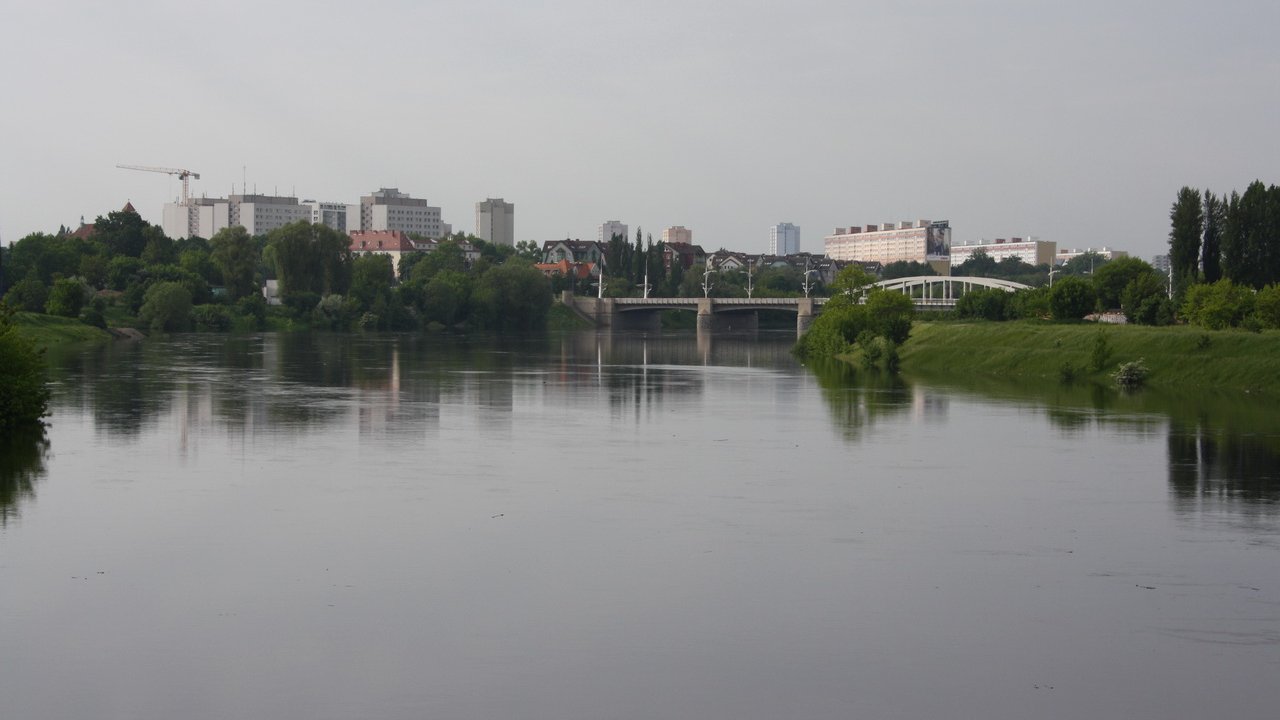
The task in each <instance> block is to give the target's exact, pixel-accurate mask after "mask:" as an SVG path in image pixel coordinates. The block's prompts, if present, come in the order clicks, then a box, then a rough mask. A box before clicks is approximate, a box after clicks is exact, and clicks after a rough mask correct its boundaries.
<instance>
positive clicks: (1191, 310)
mask: <svg viewBox="0 0 1280 720" xmlns="http://www.w3.org/2000/svg"><path fill="white" fill-rule="evenodd" d="M1254 301H1255V297H1254V293H1253V291H1252V290H1250V289H1249V288H1248V287H1246V286H1244V285H1236V284H1235V283H1233V282H1231V281H1230V280H1219V281H1218V282H1216V283H1213V284H1212V285H1193V286H1192V287H1191V288H1190V289H1189V290H1187V294H1186V299H1185V300H1183V303H1182V318H1183V319H1184V320H1186V321H1187V322H1189V323H1193V324H1196V325H1199V326H1201V327H1206V328H1209V329H1210V330H1223V329H1226V328H1231V327H1239V326H1240V324H1241V322H1243V321H1244V319H1245V318H1246V317H1248V316H1249V315H1250V314H1251V313H1252V312H1253V308H1254Z"/></svg>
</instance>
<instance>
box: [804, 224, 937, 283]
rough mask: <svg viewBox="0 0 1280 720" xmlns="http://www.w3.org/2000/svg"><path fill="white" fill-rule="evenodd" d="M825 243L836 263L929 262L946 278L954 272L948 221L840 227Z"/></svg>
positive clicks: (828, 255)
mask: <svg viewBox="0 0 1280 720" xmlns="http://www.w3.org/2000/svg"><path fill="white" fill-rule="evenodd" d="M823 244H824V246H825V253H826V256H827V257H829V258H831V259H832V260H857V261H859V262H878V263H881V264H883V265H888V264H889V263H891V262H897V261H899V260H905V261H908V262H922V263H929V264H930V265H932V266H933V268H934V270H936V271H937V272H939V273H941V274H943V275H947V274H949V273H950V272H951V223H949V222H947V221H946V220H939V221H937V222H929V221H928V220H921V221H919V222H916V223H912V222H910V221H904V222H901V223H898V224H897V225H895V224H894V223H885V224H884V227H881V226H880V225H868V226H866V227H865V228H861V227H857V226H854V227H848V228H836V230H835V232H834V233H832V234H830V235H828V236H826V237H825V238H823Z"/></svg>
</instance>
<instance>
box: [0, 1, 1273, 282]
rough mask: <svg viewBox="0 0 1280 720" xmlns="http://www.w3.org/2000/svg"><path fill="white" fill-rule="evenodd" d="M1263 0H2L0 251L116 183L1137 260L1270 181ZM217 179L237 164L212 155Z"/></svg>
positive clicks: (97, 203)
mask: <svg viewBox="0 0 1280 720" xmlns="http://www.w3.org/2000/svg"><path fill="white" fill-rule="evenodd" d="M1277 27H1280V3H1277V2H1275V0H1266V1H1263V0H1215V1H1209V0H1196V1H1195V2H1191V1H1184V0H1161V1H1155V0H1153V1H1150V2H1140V1H1137V0H1110V1H1107V2H1100V1H1095V0H1076V1H1075V2H1070V3H1065V2H1036V1H1034V0H977V1H971V2H958V1H950V2H949V1H946V0H892V1H890V0H885V1H877V2H858V1H854V0H846V1H845V2H825V1H817V0H814V1H807V0H791V1H790V2H785V3H784V2H778V1H777V0H772V1H770V2H755V1H747V2H727V1H721V2H704V1H702V0H681V1H680V2H666V1H665V0H663V1H653V0H649V1H647V2H640V3H637V2H629V3H611V2H601V1H600V0H596V1H587V0H584V1H578V0H572V1H570V0H566V1H560V2H556V1H551V2H524V3H518V2H491V1H489V0H465V1H463V2H390V1H387V2H377V1H373V2H361V3H353V2H347V3H337V2H327V1H325V0H319V1H317V0H312V1H311V2H296V3H295V2H270V1H262V2H239V1H236V2H214V3H203V4H199V3H197V4H192V3H177V2H172V0H169V1H167V2H128V3H105V2H58V1H55V0H43V1H41V2H28V1H26V0H0V68H3V69H2V70H0V108H2V109H0V149H2V152H0V163H2V164H3V173H0V241H3V242H4V243H6V244H7V243H8V242H10V241H13V240H17V239H18V238H20V237H22V236H23V235H26V234H27V233H29V232H33V231H37V230H42V231H53V230H56V229H57V227H58V225H59V224H63V223H65V224H67V225H74V224H75V223H76V222H78V220H79V217H80V216H81V215H84V216H85V217H86V219H88V220H89V221H92V219H93V217H94V216H96V215H99V214H105V213H106V212H108V211H110V210H115V209H118V208H119V207H120V206H121V205H123V204H124V202H125V200H131V201H132V202H133V203H134V205H135V206H136V207H137V208H138V210H139V211H140V212H141V213H142V214H143V216H144V217H146V218H147V219H148V220H150V221H152V222H155V223H157V224H158V223H159V222H160V211H161V207H162V206H163V204H164V202H166V201H167V200H169V199H171V198H172V197H174V196H176V195H177V194H178V193H179V192H180V183H178V182H177V181H176V180H172V179H170V178H169V177H168V176H166V175H160V174H152V173H140V172H131V171H127V170H118V169H116V168H115V165H116V164H117V163H128V164H139V165H161V166H169V167H185V168H190V169H192V170H195V171H197V172H200V173H201V174H202V179H201V180H200V181H197V182H196V183H195V185H194V188H195V190H196V192H197V193H203V194H207V195H209V196H225V195H226V194H228V193H229V192H231V190H232V185H233V184H234V185H235V186H236V190H237V191H238V190H239V187H240V183H241V176H242V172H244V173H245V174H246V175H247V178H248V182H249V188H250V190H252V189H253V188H254V186H255V185H256V187H257V190H258V191H259V192H267V193H271V192H279V193H280V194H293V193H295V192H296V194H297V195H298V196H299V197H306V198H314V199H319V200H326V201H340V202H356V201H357V199H358V197H359V196H360V195H362V194H367V193H368V192H370V191H371V190H374V189H376V188H378V187H381V186H395V187H399V188H400V189H401V190H403V191H406V192H409V193H411V194H412V195H414V196H415V197H425V198H427V199H428V200H430V201H431V203H432V204H434V205H439V206H441V207H442V209H443V213H442V214H443V216H444V220H445V221H446V222H450V223H452V224H453V226H454V228H455V229H457V230H466V231H472V230H474V222H475V213H474V205H475V202H476V201H477V200H481V199H484V198H485V197H503V198H506V199H507V200H508V201H511V202H514V203H515V204H516V236H517V238H518V239H522V240H524V239H532V240H537V241H543V240H551V239H557V238H563V237H565V236H566V235H568V236H572V237H581V238H593V237H594V234H595V227H596V226H597V225H598V224H599V223H600V222H602V221H604V220H609V219H617V220H621V221H623V222H625V223H628V224H629V225H630V226H631V232H632V233H634V232H635V228H636V226H637V225H639V226H642V227H643V228H644V230H645V231H646V232H652V233H653V234H654V235H655V237H656V236H658V235H659V234H660V233H661V230H662V228H664V227H666V226H668V225H685V226H687V227H689V228H691V229H692V230H693V238H694V241H695V242H697V243H699V244H701V245H703V246H704V247H705V248H707V249H708V250H712V249H715V248H719V247H721V246H724V247H728V248H730V249H736V250H746V251H763V250H764V249H765V248H766V246H767V242H768V226H769V225H772V224H773V223H776V222H780V221H788V222H793V223H796V224H798V225H800V226H801V228H802V234H801V247H802V249H805V250H813V251H818V252H821V249H822V236H823V235H825V234H827V233H829V232H831V230H832V229H833V228H834V227H836V226H845V225H864V224H867V223H880V222H886V221H896V220H908V219H918V218H928V219H932V220H938V219H949V220H951V224H952V229H953V240H954V241H956V242H960V241H964V240H975V239H979V238H984V237H985V238H995V237H1009V236H1026V235H1036V236H1039V237H1040V238H1041V239H1044V240H1055V241H1057V242H1058V244H1059V247H1060V248H1061V247H1083V246H1095V247H1096V246H1101V245H1104V244H1106V245H1110V246H1113V247H1117V248H1120V249H1125V250H1129V251H1131V252H1133V253H1135V254H1138V255H1140V256H1142V257H1149V256H1150V255H1152V254H1154V253H1157V252H1161V251H1163V249H1164V248H1165V247H1166V244H1167V234H1168V212H1169V206H1170V205H1171V204H1172V202H1173V200H1174V195H1175V193H1176V192H1177V189H1178V188H1179V187H1181V186H1182V185H1191V186H1194V187H1210V188H1212V189H1215V190H1229V189H1232V188H1236V189H1239V190H1243V189H1244V187H1245V186H1246V185H1247V184H1248V183H1249V182H1250V181H1252V180H1254V179H1259V178H1260V179H1262V180H1264V181H1265V182H1267V183H1276V182H1280V122H1278V121H1280V46H1277V44H1276V41H1275V39H1274V38H1275V35H1274V34H1275V31H1276V28H1277ZM242 168H246V170H242Z"/></svg>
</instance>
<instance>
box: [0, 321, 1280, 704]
mask: <svg viewBox="0 0 1280 720" xmlns="http://www.w3.org/2000/svg"><path fill="white" fill-rule="evenodd" d="M790 342H791V338H790V337H787V336H786V335H785V334H784V335H779V336H770V335H768V334H767V333H762V334H760V335H759V336H757V337H754V338H735V337H715V338H712V339H710V340H707V339H704V340H702V341H699V340H697V339H696V338H695V337H693V336H692V335H666V336H660V337H649V338H645V337H642V336H631V335H613V336H597V335H595V334H586V335H569V336H563V337H552V338H539V339H530V340H521V341H515V340H507V341H501V342H499V341H493V340H490V341H481V340H476V339H471V340H457V339H447V338H422V337H406V336H352V335H279V336H277V335H265V336H254V337H225V336H211V335H192V336H176V337H172V338H167V339H151V340H147V341H144V342H140V343H120V344H116V345H113V346H111V347H108V348H104V349H98V350H94V351H90V352H88V353H85V354H82V355H67V356H64V357H58V358H55V359H54V360H55V364H56V371H55V376H56V379H57V382H56V387H55V398H54V403H53V416H52V418H51V420H52V427H51V428H50V430H49V433H48V446H47V447H45V448H42V447H40V446H37V445H34V444H31V443H26V444H22V443H19V444H17V445H14V444H12V443H10V445H9V446H8V447H7V448H6V449H5V450H4V451H3V458H4V459H3V462H2V463H0V716H3V717H6V718H15V719H18V718H93V719H94V720H102V719H104V718H122V719H123V718H129V719H131V720H132V719H137V718H144V719H151V718H156V719H160V718H164V719H172V718H185V719H190V718H195V719H208V720H215V719H217V720H224V719H226V718H273V719H275V718H282V719H293V718H298V719H303V718H306V719H308V720H313V719H316V718H335V719H337V718H547V719H552V718H554V719H556V720H564V719H571V718H584V719H585V718H592V719H595V718H681V719H683V718H726V719H729V718H732V719H735V720H741V719H744V718H855V717H865V718H1020V719H1021V718H1073V719H1074V718H1085V717H1092V718H1162V719H1164V718H1174V717H1230V718H1273V717H1275V716H1276V713H1277V712H1280V710H1277V708H1280V411H1277V410H1276V409H1275V407H1274V406H1273V405H1267V404H1258V403H1249V402H1244V401H1239V400H1228V399H1224V398H1221V397H1214V396H1205V397H1191V398H1186V397H1183V398H1179V399H1177V400H1174V399H1171V398H1162V397H1160V396H1158V395H1155V394H1151V393H1140V394H1137V395H1132V396H1123V395H1118V394H1116V393H1115V392H1113V391H1111V390H1106V389H1097V388H1088V387H1085V388H1059V387H1030V388H1018V387H1014V386H1010V385H1005V384H994V383H993V384H988V385H986V386H981V385H950V386H949V385H945V384H941V383H938V382H934V381H929V380H925V379H919V378H910V377H908V378H903V379H890V378H885V377H882V376H876V375H869V376H868V375H866V374H865V373H861V374H859V373H853V372H850V371H848V370H841V369H838V368H825V369H819V370H816V371H815V370H814V369H807V368H804V367H801V366H799V365H798V364H797V363H796V362H795V361H794V360H793V359H792V358H791V357H790V356H789V354H788V352H787V351H788V347H789V345H790Z"/></svg>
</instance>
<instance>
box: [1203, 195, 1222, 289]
mask: <svg viewBox="0 0 1280 720" xmlns="http://www.w3.org/2000/svg"><path fill="white" fill-rule="evenodd" d="M1226 221H1227V205H1226V202H1225V198H1220V197H1217V196H1215V195H1214V194H1213V193H1212V192H1210V191H1208V190H1205V191H1204V240H1203V242H1202V243H1201V244H1200V271H1201V272H1202V273H1204V281H1205V282H1207V283H1215V282H1218V280H1220V279H1221V278H1222V232H1223V229H1224V228H1223V226H1224V225H1225V224H1226Z"/></svg>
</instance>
